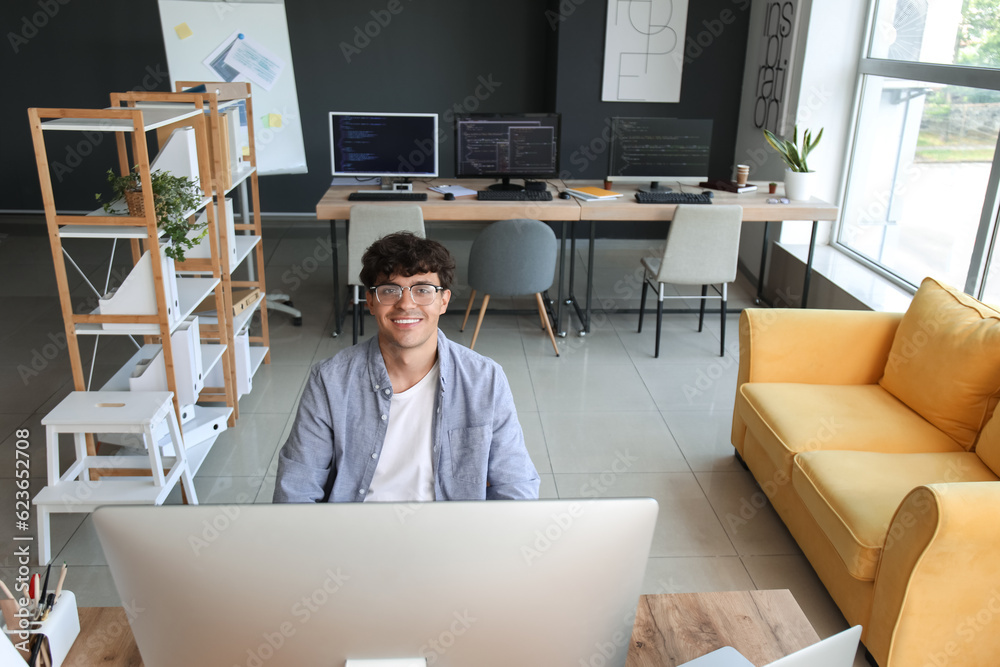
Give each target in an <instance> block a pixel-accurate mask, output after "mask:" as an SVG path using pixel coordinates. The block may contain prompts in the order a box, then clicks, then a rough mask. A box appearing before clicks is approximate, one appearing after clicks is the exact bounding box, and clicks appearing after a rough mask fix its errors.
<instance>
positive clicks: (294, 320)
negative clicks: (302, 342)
mask: <svg viewBox="0 0 1000 667" xmlns="http://www.w3.org/2000/svg"><path fill="white" fill-rule="evenodd" d="M292 326H293V327H300V326H302V318H301V317H293V318H292Z"/></svg>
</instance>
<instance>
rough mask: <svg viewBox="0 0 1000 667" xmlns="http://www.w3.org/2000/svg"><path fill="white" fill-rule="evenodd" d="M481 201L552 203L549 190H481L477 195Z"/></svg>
mask: <svg viewBox="0 0 1000 667" xmlns="http://www.w3.org/2000/svg"><path fill="white" fill-rule="evenodd" d="M476 199H478V200H480V201H552V193H551V192H549V191H548V190H480V191H479V192H477V193H476Z"/></svg>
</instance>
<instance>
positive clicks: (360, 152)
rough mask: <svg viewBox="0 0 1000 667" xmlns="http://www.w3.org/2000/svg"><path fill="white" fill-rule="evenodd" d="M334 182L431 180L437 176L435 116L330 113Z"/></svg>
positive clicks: (423, 114)
mask: <svg viewBox="0 0 1000 667" xmlns="http://www.w3.org/2000/svg"><path fill="white" fill-rule="evenodd" d="M330 164H331V169H332V173H333V175H334V176H347V177H355V178H376V177H380V178H382V179H383V183H385V181H386V180H387V179H390V180H391V179H406V178H434V177H436V176H437V175H438V116H437V114H435V113H346V112H337V111H331V112H330Z"/></svg>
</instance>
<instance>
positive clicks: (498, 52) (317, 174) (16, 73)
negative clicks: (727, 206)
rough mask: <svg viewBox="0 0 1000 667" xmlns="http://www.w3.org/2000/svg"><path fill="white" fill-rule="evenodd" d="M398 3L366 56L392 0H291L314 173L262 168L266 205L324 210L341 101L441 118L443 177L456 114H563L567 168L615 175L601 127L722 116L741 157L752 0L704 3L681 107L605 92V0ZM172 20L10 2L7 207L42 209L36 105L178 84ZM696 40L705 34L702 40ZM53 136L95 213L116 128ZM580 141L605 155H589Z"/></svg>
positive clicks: (692, 24)
mask: <svg viewBox="0 0 1000 667" xmlns="http://www.w3.org/2000/svg"><path fill="white" fill-rule="evenodd" d="M401 2H402V11H400V12H399V13H398V14H396V15H394V16H393V17H392V20H391V22H389V23H388V25H386V26H385V27H384V28H382V30H381V32H380V33H379V34H378V35H377V36H375V37H374V38H372V39H371V40H370V43H368V44H367V45H364V46H363V48H361V49H359V50H360V53H358V52H355V51H354V50H353V49H348V51H349V53H348V54H346V55H345V52H344V51H345V49H344V47H343V46H342V44H345V43H346V44H351V45H352V46H354V45H355V42H354V40H355V38H356V37H357V32H356V28H358V27H363V26H364V25H365V24H366V23H368V22H370V21H371V20H372V16H371V12H372V11H379V10H383V9H385V7H386V5H387V0H371V1H368V2H322V3H321V2H315V1H308V0H285V6H286V11H287V15H288V25H289V34H290V38H291V47H292V57H293V61H294V67H295V74H296V85H297V87H298V94H299V111H300V113H301V116H302V126H303V133H304V139H305V145H306V159H307V163H308V166H309V173H308V174H299V175H288V176H267V177H264V178H262V180H261V208H262V209H263V210H264V211H266V212H286V211H288V212H291V211H296V212H312V211H314V210H315V205H316V202H317V201H318V199H319V198H320V196H321V195H322V193H323V192H324V191H325V189H326V187H327V185H328V184H329V181H330V175H329V173H330V157H329V148H328V146H329V138H328V130H327V126H326V122H327V120H326V114H327V112H328V111H332V110H343V111H430V112H437V113H439V114H441V121H440V122H441V127H442V129H443V130H444V132H445V137H446V138H445V141H444V143H443V144H442V145H441V147H440V152H441V166H440V173H441V174H442V176H451V175H453V174H454V155H453V153H454V141H453V138H452V128H453V124H452V123H451V122H450V120H451V118H452V114H453V113H455V112H456V111H489V112H502V111H559V112H561V113H562V114H563V156H562V166H563V170H564V174H565V176H566V177H573V178H580V177H586V178H602V177H603V176H604V175H605V172H606V169H607V155H606V152H604V149H603V148H601V144H602V143H603V139H602V138H601V137H602V133H603V131H604V128H605V119H606V118H609V117H611V116H613V115H633V116H641V115H662V116H677V117H687V118H713V119H714V120H715V130H714V137H713V153H712V163H713V166H715V167H718V168H720V169H722V170H725V169H728V165H730V164H731V163H732V159H733V146H734V144H735V128H736V118H737V114H738V112H739V95H740V86H741V81H742V72H743V61H744V53H745V47H746V38H747V34H746V31H747V16H746V15H747V12H746V11H744V9H743V8H745V6H747V4H748V0H740V1H739V2H734V1H732V0H705V1H699V2H692V3H691V6H690V8H689V10H688V38H689V44H690V45H693V48H692V49H691V50H690V51H689V55H692V56H696V57H693V58H691V59H690V62H688V63H686V64H685V70H684V79H683V87H682V101H681V102H680V103H678V104H625V103H614V104H610V103H603V102H601V101H600V82H601V73H602V70H603V61H602V53H603V43H604V17H605V13H606V10H607V4H606V2H603V1H601V0H562V2H558V1H555V0H505V1H504V2H482V1H477V2H469V1H468V0H434V1H433V2H419V1H413V0H401ZM61 3H65V4H61ZM724 12H729V14H724ZM730 14H731V16H732V18H731V20H730ZM159 23H160V22H159V13H158V10H157V6H156V2H154V1H153V0H141V1H132V2H128V1H126V0H107V1H102V2H99V3H98V2H97V1H96V0H33V1H26V0H15V1H13V2H11V1H8V2H5V3H3V4H2V7H0V25H2V26H3V28H4V34H5V39H4V44H2V45H0V71H2V72H3V73H4V79H5V83H6V84H7V85H6V87H5V88H6V92H5V93H4V101H3V104H2V107H0V122H2V125H0V127H2V128H3V129H2V130H0V182H2V183H3V186H2V188H0V209H7V210H39V209H41V196H40V193H39V187H38V174H37V171H36V168H35V163H34V157H33V151H32V146H31V137H30V133H29V131H28V122H27V114H26V113H25V110H26V109H27V108H28V107H32V106H35V107H81V108H95V107H97V108H99V107H102V106H106V105H107V104H108V94H109V93H110V92H112V91H121V90H131V89H136V88H138V89H146V90H168V89H169V80H168V78H167V75H166V72H167V66H166V55H165V53H164V50H163V40H162V37H161V33H160V24H159ZM699 38H700V42H701V44H702V45H699V43H698V42H697V41H691V40H698V39H699ZM357 44H363V42H361V41H358V42H357ZM355 48H356V46H355ZM699 51H700V53H698V52H699ZM348 56H349V57H350V62H348ZM486 82H488V84H487V83H486ZM46 141H47V144H46V146H47V150H48V152H49V159H50V161H51V162H58V163H60V165H62V167H63V169H60V174H59V175H57V177H56V186H57V192H56V194H57V203H58V204H59V206H60V208H62V209H67V210H72V209H89V208H92V207H93V206H92V203H93V193H94V192H96V191H98V190H101V189H102V184H103V179H102V176H101V174H102V173H103V172H104V171H106V170H107V168H108V167H111V166H113V165H115V164H116V162H117V160H116V158H115V152H114V150H113V142H112V141H111V139H110V137H103V138H100V139H98V138H97V137H96V136H95V137H92V138H89V139H88V138H87V137H81V136H80V135H77V134H75V133H73V134H67V135H65V136H59V133H47V138H46ZM582 148H583V149H586V150H592V149H597V148H601V150H600V151H597V152H598V153H601V154H600V155H599V156H597V155H595V157H594V159H590V158H583V159H581V155H582V153H581V149H582ZM584 167H585V168H584Z"/></svg>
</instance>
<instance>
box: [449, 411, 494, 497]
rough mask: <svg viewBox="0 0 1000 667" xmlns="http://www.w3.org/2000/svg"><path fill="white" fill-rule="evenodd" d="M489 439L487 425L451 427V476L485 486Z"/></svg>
mask: <svg viewBox="0 0 1000 667" xmlns="http://www.w3.org/2000/svg"><path fill="white" fill-rule="evenodd" d="M491 440H492V438H491V429H490V427H489V426H470V427H468V428H453V429H451V430H450V431H448V444H449V449H450V450H451V474H452V477H454V478H455V479H458V480H461V481H463V482H473V483H476V484H481V485H482V486H483V487H484V488H485V486H486V470H487V468H488V466H489V460H490V442H491Z"/></svg>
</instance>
